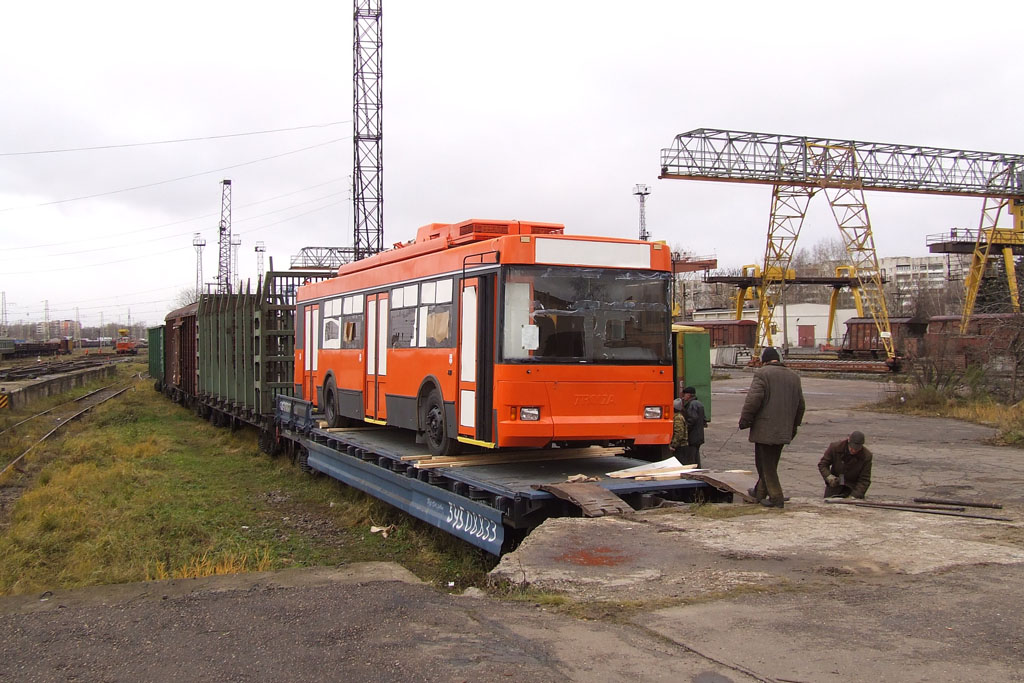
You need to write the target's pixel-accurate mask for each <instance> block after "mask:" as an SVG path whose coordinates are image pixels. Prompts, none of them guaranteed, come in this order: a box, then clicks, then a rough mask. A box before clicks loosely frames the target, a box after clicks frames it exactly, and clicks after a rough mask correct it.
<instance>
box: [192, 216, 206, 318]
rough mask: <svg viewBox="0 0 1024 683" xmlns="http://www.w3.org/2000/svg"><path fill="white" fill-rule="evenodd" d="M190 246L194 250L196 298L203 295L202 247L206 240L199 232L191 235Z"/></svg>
mask: <svg viewBox="0 0 1024 683" xmlns="http://www.w3.org/2000/svg"><path fill="white" fill-rule="evenodd" d="M192 246H193V247H195V248H196V297H197V299H196V300H197V301H198V297H199V295H200V294H202V293H203V247H205V246H206V239H205V238H204V237H203V234H202V233H201V232H197V233H195V234H194V235H192Z"/></svg>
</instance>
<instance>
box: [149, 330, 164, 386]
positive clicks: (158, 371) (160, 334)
mask: <svg viewBox="0 0 1024 683" xmlns="http://www.w3.org/2000/svg"><path fill="white" fill-rule="evenodd" d="M148 332H149V334H148V335H147V337H148V341H149V376H150V377H152V378H153V381H154V382H155V383H156V390H157V391H160V390H161V389H162V388H163V384H164V326H163V325H160V326H159V327H150V328H149V330H148Z"/></svg>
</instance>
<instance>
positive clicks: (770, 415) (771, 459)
mask: <svg viewBox="0 0 1024 683" xmlns="http://www.w3.org/2000/svg"><path fill="white" fill-rule="evenodd" d="M761 363H762V367H760V368H758V369H757V370H755V371H754V380H753V381H752V382H751V383H750V389H749V390H748V391H747V400H746V401H744V402H743V410H741V411H740V429H747V428H749V429H750V441H752V442H753V444H754V464H755V465H756V466H757V485H756V486H755V487H754V488H752V489H750V491H749V493H750V495H751V496H753V497H754V498H756V499H757V500H758V502H760V503H761V505H764V506H766V507H778V508H781V507H783V506H784V505H785V504H784V503H783V500H784V496H783V493H782V484H781V483H780V482H779V458H781V457H782V447H783V446H784V445H786V444H788V443H790V442H791V441H792V440H793V438H794V437H795V436H796V430H797V427H799V426H800V423H801V422H803V419H804V392H803V388H802V387H801V386H800V376H799V375H797V374H796V373H795V372H793V371H792V370H790V369H789V368H787V367H785V366H784V365H783V364H782V363H781V360H780V358H779V352H778V351H776V350H775V349H773V348H771V347H769V348H766V349H765V350H764V352H763V353H762V354H761Z"/></svg>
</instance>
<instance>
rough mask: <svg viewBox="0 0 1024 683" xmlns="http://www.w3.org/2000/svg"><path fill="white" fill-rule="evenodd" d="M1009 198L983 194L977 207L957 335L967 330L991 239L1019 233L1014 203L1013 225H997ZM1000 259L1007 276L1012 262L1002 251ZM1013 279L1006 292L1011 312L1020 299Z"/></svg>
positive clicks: (1012, 236) (1010, 238)
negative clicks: (1004, 262) (982, 201)
mask: <svg viewBox="0 0 1024 683" xmlns="http://www.w3.org/2000/svg"><path fill="white" fill-rule="evenodd" d="M1009 204H1010V200H1009V199H1006V198H1000V197H986V198H985V205H984V206H983V207H982V209H981V223H980V224H979V225H978V239H977V241H976V242H975V243H974V252H973V253H972V254H971V269H970V270H969V271H968V272H967V277H965V278H964V311H963V314H962V315H961V317H960V334H966V333H967V325H968V323H970V321H971V315H972V314H973V313H974V305H975V304H976V303H977V300H978V289H980V287H981V279H982V277H984V275H985V267H986V266H987V265H988V257H989V252H990V251H991V250H992V243H993V242H1000V241H1006V240H1012V239H1014V237H1015V233H1016V236H1019V234H1020V230H1021V224H1022V223H1021V215H1020V209H1019V208H1018V207H1016V206H1014V210H1013V212H1012V213H1013V223H1014V227H1013V229H1012V230H1007V229H1005V228H999V227H997V224H998V222H999V216H1000V214H1001V213H1002V212H1003V209H1005V208H1006V207H1007V206H1009ZM1003 258H1004V259H1006V260H1007V264H1008V267H1007V269H1006V274H1007V278H1009V277H1010V272H1011V270H1013V269H1011V268H1010V267H1009V264H1011V263H1012V262H1013V256H1012V254H1010V255H1009V257H1008V256H1007V255H1006V254H1005V253H1004V255H1003ZM1016 285H1017V280H1016V275H1014V278H1013V280H1012V284H1010V294H1011V297H1012V303H1013V309H1014V310H1015V311H1019V310H1020V302H1019V301H1018V300H1017V296H1016V294H1017V286H1016Z"/></svg>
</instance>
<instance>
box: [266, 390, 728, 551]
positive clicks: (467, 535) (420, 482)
mask: <svg viewBox="0 0 1024 683" xmlns="http://www.w3.org/2000/svg"><path fill="white" fill-rule="evenodd" d="M277 417H278V421H279V424H280V425H282V426H283V428H284V431H283V432H282V436H284V437H285V438H286V439H287V440H288V441H291V442H292V443H295V444H298V445H299V446H301V448H302V452H300V453H299V454H298V459H299V461H300V464H302V465H303V466H304V467H307V468H309V469H311V470H316V471H318V472H322V473H324V474H327V475H329V476H331V477H334V478H335V479H338V480H340V481H342V482H344V483H346V484H348V485H350V486H353V487H355V488H358V489H360V490H362V491H365V492H367V493H369V494H370V495H372V496H374V497H375V498H379V499H381V500H383V501H385V502H387V503H389V504H391V505H394V506H395V507H397V508H399V509H401V510H404V511H405V512H407V513H409V514H411V515H413V516H414V517H417V518H418V519H421V520H423V521H425V522H427V523H429V524H432V525H434V526H436V527H438V528H440V529H442V530H444V531H446V532H448V533H451V534H452V535H454V536H457V537H459V538H462V539H463V540H465V541H467V542H469V543H472V544H473V545H476V546H477V547H480V548H483V549H484V550H486V551H488V552H490V553H493V554H495V555H498V554H501V552H502V551H503V549H507V548H508V547H509V546H511V545H512V544H514V543H515V542H516V541H517V540H518V539H520V538H522V536H524V535H525V533H526V532H527V531H529V530H530V529H532V528H534V527H536V526H537V525H538V524H540V523H541V522H542V521H544V520H545V519H547V518H549V517H565V516H580V515H581V512H580V509H579V507H577V506H576V505H574V504H573V503H570V502H567V501H565V500H562V499H560V498H558V497H557V496H555V495H554V494H552V493H550V492H548V491H542V490H539V489H538V487H539V486H542V485H552V484H560V483H565V482H566V479H567V478H568V477H569V476H571V475H575V474H584V475H587V476H588V477H596V478H598V481H597V482H596V483H597V484H598V485H599V486H601V487H603V488H604V489H606V490H608V491H610V492H611V493H613V494H615V495H616V496H618V497H619V498H621V499H622V500H624V501H626V502H627V503H629V505H630V506H631V507H632V508H634V509H645V508H649V507H652V506H654V505H657V504H659V503H660V501H662V500H673V501H687V502H688V501H694V500H697V499H703V500H708V501H721V500H729V498H730V495H729V494H724V493H721V492H719V491H717V490H716V489H714V488H712V487H710V486H708V485H707V484H706V483H704V482H701V481H695V480H688V479H678V480H669V481H635V480H632V479H611V478H608V477H607V476H606V473H607V472H612V471H614V470H620V469H625V468H627V467H633V466H636V465H642V464H644V461H642V460H637V459H635V458H630V457H627V456H626V455H624V454H622V452H621V451H619V452H618V453H619V454H609V453H608V451H609V449H603V448H597V447H594V448H593V451H594V453H595V456H594V457H587V455H586V453H580V450H581V449H573V451H572V454H573V457H572V458H571V459H565V458H560V457H559V453H558V450H559V449H552V450H550V451H547V452H545V455H547V456H548V457H546V458H545V459H543V460H531V461H529V462H515V461H513V462H506V463H500V464H485V465H468V466H459V467H454V466H453V467H443V466H441V467H437V466H432V467H430V468H426V467H419V466H418V458H419V457H422V458H423V459H426V458H428V457H429V454H428V453H427V449H426V448H425V447H424V446H423V445H422V444H417V443H416V442H415V438H414V435H413V434H412V433H411V432H408V431H406V430H398V429H389V428H386V427H381V428H365V427H360V428H355V429H331V430H328V429H322V428H319V427H317V426H315V425H316V424H317V420H316V416H315V415H313V414H312V408H311V406H310V405H309V404H308V402H305V401H301V400H299V399H293V398H288V397H282V396H279V397H278V404H277ZM516 453H517V452H503V455H504V456H508V457H514V456H515V455H516ZM518 453H521V454H522V455H523V457H524V458H527V457H536V456H537V454H538V452H537V451H521V452H518Z"/></svg>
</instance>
